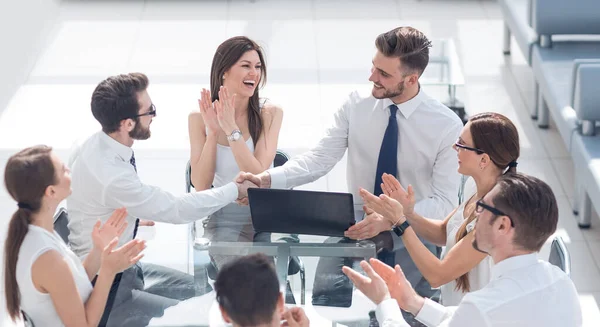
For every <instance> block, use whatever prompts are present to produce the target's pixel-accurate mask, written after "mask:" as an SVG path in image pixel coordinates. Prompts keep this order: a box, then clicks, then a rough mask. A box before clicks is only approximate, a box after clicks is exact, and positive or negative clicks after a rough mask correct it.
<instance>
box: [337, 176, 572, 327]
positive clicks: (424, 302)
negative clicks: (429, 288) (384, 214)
mask: <svg viewBox="0 0 600 327" xmlns="http://www.w3.org/2000/svg"><path fill="white" fill-rule="evenodd" d="M392 201H395V200H392ZM396 203H397V202H396ZM395 208H396V209H395V210H396V211H397V214H401V213H402V206H401V205H399V203H398V205H395ZM476 212H477V215H478V217H477V225H476V226H475V240H474V241H473V247H474V248H475V249H476V250H479V251H481V252H485V253H488V254H489V255H490V256H491V257H492V259H493V261H494V263H495V265H494V267H493V268H492V280H491V281H490V283H489V284H488V285H487V286H486V287H484V288H483V289H481V290H479V291H476V292H472V293H469V294H467V295H465V297H464V298H463V300H462V301H461V302H460V304H459V305H458V306H457V307H444V306H442V305H440V304H438V303H435V302H433V301H431V300H429V299H424V298H423V297H421V296H419V295H417V294H416V293H415V291H414V290H413V289H412V287H411V285H410V283H409V282H408V281H407V280H406V277H405V276H404V274H403V273H402V269H401V268H400V267H398V266H396V267H395V269H392V268H391V267H388V266H386V265H384V264H383V263H381V262H379V261H377V260H371V264H372V267H371V266H369V264H367V263H366V262H365V261H363V262H361V266H362V267H363V269H364V270H365V271H366V272H367V274H368V276H369V278H367V277H364V276H362V275H361V274H359V273H357V272H356V271H353V270H352V269H350V268H348V267H345V268H344V272H345V273H346V274H347V275H348V276H349V277H350V279H352V281H353V282H354V284H355V285H356V286H357V288H359V289H360V290H361V291H362V292H363V293H364V294H365V295H367V296H368V297H369V298H370V299H371V300H372V301H373V302H375V303H376V304H377V305H378V306H377V318H378V320H379V322H380V324H381V325H382V326H386V327H404V326H408V324H407V323H406V322H405V321H404V320H403V318H402V315H401V314H400V309H399V307H402V308H403V309H405V310H407V311H409V312H411V313H413V314H414V315H415V316H416V319H417V320H419V321H420V322H422V323H424V324H425V325H426V326H430V327H434V326H444V327H501V326H502V327H505V326H506V327H508V326H510V327H530V326H544V327H563V326H569V327H579V326H581V325H582V315H581V307H580V304H579V298H578V296H577V291H576V290H575V286H574V285H573V282H572V281H571V279H570V278H569V276H568V275H567V274H565V273H564V272H563V271H562V270H560V269H559V268H558V267H556V266H553V265H551V264H550V263H548V262H547V261H542V260H538V258H537V253H538V252H539V250H540V249H541V247H542V245H543V244H544V243H545V242H546V240H547V239H548V237H549V236H550V235H552V234H553V233H554V231H555V230H556V226H557V223H558V207H557V204H556V198H555V197H554V194H553V193H552V189H550V187H549V186H548V185H547V184H546V183H544V182H543V181H541V180H539V179H537V178H535V177H531V176H527V175H523V174H507V175H504V176H502V177H501V178H500V180H499V181H498V183H497V184H496V186H495V187H494V188H493V189H492V190H491V191H490V192H489V193H488V194H486V195H485V196H484V197H483V199H481V200H479V201H478V202H477V207H476ZM409 228H410V227H409Z"/></svg>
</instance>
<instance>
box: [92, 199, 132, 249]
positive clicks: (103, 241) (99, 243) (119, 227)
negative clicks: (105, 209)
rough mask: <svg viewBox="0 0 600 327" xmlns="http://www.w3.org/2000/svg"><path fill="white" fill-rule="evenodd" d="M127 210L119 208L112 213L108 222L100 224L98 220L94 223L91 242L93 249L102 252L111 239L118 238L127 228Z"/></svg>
mask: <svg viewBox="0 0 600 327" xmlns="http://www.w3.org/2000/svg"><path fill="white" fill-rule="evenodd" d="M126 218H127V210H126V209H125V208H119V209H117V210H115V211H114V212H113V214H112V215H111V216H110V218H108V220H107V221H106V222H105V223H104V225H103V224H102V222H101V221H100V220H98V221H96V224H95V225H94V229H93V230H92V241H93V243H94V247H95V248H96V249H98V250H100V251H102V250H103V249H104V248H105V247H106V246H107V245H108V244H109V243H110V241H112V239H114V238H115V237H116V238H119V237H120V236H121V234H123V231H125V228H126V227H127V221H125V219H126Z"/></svg>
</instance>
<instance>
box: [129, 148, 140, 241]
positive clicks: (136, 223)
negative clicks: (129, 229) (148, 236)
mask: <svg viewBox="0 0 600 327" xmlns="http://www.w3.org/2000/svg"><path fill="white" fill-rule="evenodd" d="M129 163H130V164H131V165H132V166H133V169H135V172H136V173H137V166H136V165H135V153H133V152H132V153H131V159H129ZM139 225H140V219H139V218H137V219H136V220H135V227H134V228H133V238H135V236H136V235H137V230H138V227H139Z"/></svg>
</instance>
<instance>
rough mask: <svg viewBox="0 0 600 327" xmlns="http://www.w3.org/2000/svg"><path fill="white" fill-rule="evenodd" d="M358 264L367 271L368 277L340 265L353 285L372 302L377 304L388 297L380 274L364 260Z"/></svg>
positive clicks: (387, 291) (388, 293) (388, 294)
mask: <svg viewBox="0 0 600 327" xmlns="http://www.w3.org/2000/svg"><path fill="white" fill-rule="evenodd" d="M360 266H361V267H362V269H363V270H364V271H365V272H366V273H367V276H368V277H365V276H363V275H361V274H360V273H358V272H356V271H355V270H353V269H352V268H349V267H346V266H344V267H342V271H343V272H344V274H346V276H348V278H350V280H351V281H352V283H354V286H356V288H358V289H359V290H360V291H361V292H362V293H363V294H364V295H365V296H366V297H368V298H369V299H370V300H371V301H373V303H375V304H379V303H381V302H383V301H385V300H387V299H389V298H390V292H389V290H388V288H387V286H386V284H385V281H384V280H383V278H381V276H379V275H378V274H377V272H376V271H375V270H373V268H371V266H370V265H369V264H368V263H367V262H366V261H364V260H363V261H361V262H360Z"/></svg>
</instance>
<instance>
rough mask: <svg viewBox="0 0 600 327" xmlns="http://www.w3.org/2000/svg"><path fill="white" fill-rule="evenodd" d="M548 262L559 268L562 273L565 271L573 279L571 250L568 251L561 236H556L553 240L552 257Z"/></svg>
mask: <svg viewBox="0 0 600 327" xmlns="http://www.w3.org/2000/svg"><path fill="white" fill-rule="evenodd" d="M548 262H550V263H551V264H553V265H555V266H557V267H558V268H560V269H561V270H562V271H564V272H565V273H566V274H567V275H568V276H569V277H571V257H570V255H569V250H567V246H566V245H565V242H564V241H563V239H562V238H561V237H560V236H556V237H555V238H554V239H553V240H552V245H551V246H550V257H549V258H548Z"/></svg>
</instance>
